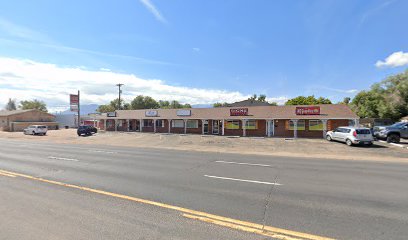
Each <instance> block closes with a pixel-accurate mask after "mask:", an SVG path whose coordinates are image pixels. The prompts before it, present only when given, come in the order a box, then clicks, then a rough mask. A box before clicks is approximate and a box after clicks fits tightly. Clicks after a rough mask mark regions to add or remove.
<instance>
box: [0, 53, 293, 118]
mask: <svg viewBox="0 0 408 240" xmlns="http://www.w3.org/2000/svg"><path fill="white" fill-rule="evenodd" d="M119 82H120V83H123V84H125V85H124V86H123V97H124V99H125V100H126V101H131V100H132V99H133V98H134V97H135V96H137V95H148V96H151V97H153V98H155V99H161V100H178V101H180V102H183V103H190V104H212V103H215V102H235V101H241V100H244V99H246V98H248V97H249V95H245V94H242V93H240V92H238V91H228V90H215V89H204V88H189V87H183V86H172V85H169V84H167V83H166V82H164V81H162V80H157V79H142V78H139V77H137V76H135V75H133V74H125V73H116V72H113V71H106V70H105V69H103V70H101V69H99V70H89V69H86V68H83V67H61V66H57V65H55V64H50V63H40V62H36V61H32V60H21V59H13V58H6V57H0V92H1V94H0V108H1V107H2V106H1V103H6V101H7V99H8V98H16V99H17V100H19V101H21V100H25V99H34V98H36V99H40V100H43V101H45V102H46V103H47V105H48V107H49V109H50V110H51V111H55V110H58V111H59V110H65V109H66V108H68V95H69V94H70V93H76V91H77V90H80V91H81V103H82V104H91V103H96V104H106V103H108V102H109V101H111V100H113V99H115V98H116V97H117V87H116V86H115V84H117V83H119ZM268 100H269V101H275V102H278V103H280V104H282V103H284V102H285V101H286V100H287V98H286V97H280V98H270V99H268Z"/></svg>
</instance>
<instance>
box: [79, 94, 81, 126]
mask: <svg viewBox="0 0 408 240" xmlns="http://www.w3.org/2000/svg"><path fill="white" fill-rule="evenodd" d="M80 105H81V104H80V99H79V90H78V128H79V126H81V112H80Z"/></svg>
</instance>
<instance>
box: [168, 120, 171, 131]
mask: <svg viewBox="0 0 408 240" xmlns="http://www.w3.org/2000/svg"><path fill="white" fill-rule="evenodd" d="M167 122H168V123H169V129H168V131H169V133H171V119H167Z"/></svg>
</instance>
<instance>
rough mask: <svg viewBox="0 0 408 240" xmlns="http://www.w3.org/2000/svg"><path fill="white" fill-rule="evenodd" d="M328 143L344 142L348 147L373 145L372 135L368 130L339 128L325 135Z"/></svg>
mask: <svg viewBox="0 0 408 240" xmlns="http://www.w3.org/2000/svg"><path fill="white" fill-rule="evenodd" d="M326 139H327V140H328V141H332V140H335V141H340V142H345V143H346V144H347V145H348V146H352V145H354V144H361V145H373V141H374V138H373V135H372V133H371V130H370V129H369V128H356V127H339V128H336V129H334V130H333V131H328V132H327V134H326Z"/></svg>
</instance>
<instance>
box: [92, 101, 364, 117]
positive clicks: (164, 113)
mask: <svg viewBox="0 0 408 240" xmlns="http://www.w3.org/2000/svg"><path fill="white" fill-rule="evenodd" d="M313 106H319V107H320V115H296V113H295V110H296V107H308V106H256V107H244V108H248V116H230V109H234V107H220V108H190V109H185V110H191V116H177V110H179V109H141V110H119V111H117V116H116V117H108V118H109V119H115V118H116V119H356V118H359V117H358V116H357V115H356V114H355V113H354V112H353V111H351V109H350V108H349V107H348V106H347V105H345V104H322V105H313ZM235 108H236V107H235ZM147 110H156V111H157V112H158V116H156V117H146V116H145V112H146V111H147ZM97 118H102V119H103V118H107V117H106V116H100V117H97Z"/></svg>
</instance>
